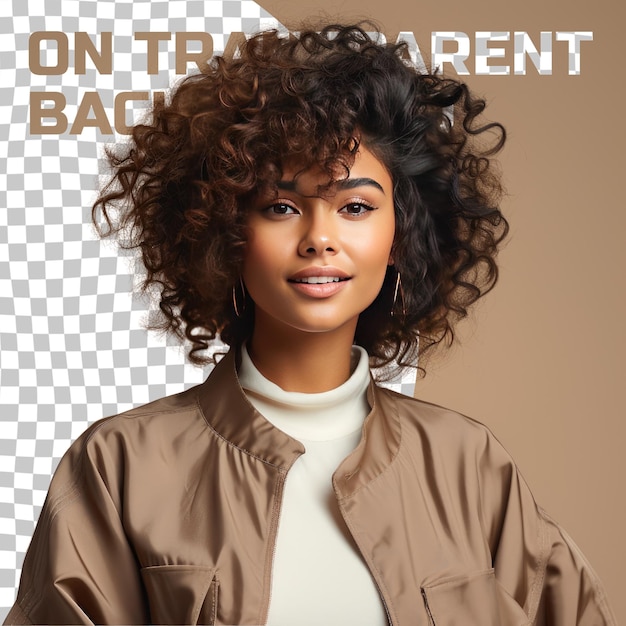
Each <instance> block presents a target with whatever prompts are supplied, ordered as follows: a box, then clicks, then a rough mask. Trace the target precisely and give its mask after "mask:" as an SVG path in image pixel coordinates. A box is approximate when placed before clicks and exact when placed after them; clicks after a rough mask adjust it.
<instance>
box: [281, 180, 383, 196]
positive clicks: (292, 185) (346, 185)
mask: <svg viewBox="0 0 626 626" xmlns="http://www.w3.org/2000/svg"><path fill="white" fill-rule="evenodd" d="M296 183H297V181H295V180H279V181H278V183H277V187H278V189H280V190H282V191H297V189H296ZM367 186H369V187H376V189H379V190H380V191H382V192H383V193H385V190H384V189H383V187H382V185H381V184H380V183H378V182H376V181H375V180H374V179H373V178H344V179H343V180H338V181H337V182H336V183H333V184H332V185H331V187H337V188H338V189H340V190H344V189H354V188H355V187H367Z"/></svg>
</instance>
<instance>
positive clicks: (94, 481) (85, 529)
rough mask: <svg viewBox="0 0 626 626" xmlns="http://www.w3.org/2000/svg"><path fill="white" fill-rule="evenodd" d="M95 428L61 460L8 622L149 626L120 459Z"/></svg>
mask: <svg viewBox="0 0 626 626" xmlns="http://www.w3.org/2000/svg"><path fill="white" fill-rule="evenodd" d="M96 434H97V425H96V428H94V427H92V428H90V429H89V430H88V431H86V433H85V434H84V435H83V436H81V437H80V438H79V439H78V440H77V441H76V442H75V443H74V444H73V445H72V447H71V448H70V450H69V451H68V453H67V454H66V455H65V456H64V457H63V459H62V460H61V462H60V463H59V467H58V468H57V471H56V472H55V476H54V478H53V480H52V483H51V485H50V489H49V491H48V495H47V497H46V501H45V503H44V506H43V509H42V512H41V515H40V517H39V521H38V522H37V527H36V529H35V533H34V535H33V539H32V541H31V544H30V547H29V549H28V552H27V554H26V557H25V559H24V565H23V569H22V576H21V580H20V587H19V591H18V595H17V600H16V602H15V605H14V606H13V608H12V609H11V610H10V612H9V614H8V616H7V618H6V620H5V624H93V623H97V624H110V623H117V624H146V623H148V621H149V617H148V615H147V610H146V608H145V606H146V603H145V601H144V590H143V587H142V583H141V575H140V571H139V567H138V564H137V560H136V557H135V555H134V552H133V550H132V547H131V546H130V544H129V542H128V540H127V537H126V535H125V532H124V528H123V524H122V520H121V517H120V511H121V510H122V499H121V496H120V495H119V493H120V492H121V485H122V482H123V480H122V476H121V475H120V474H121V470H120V465H121V463H120V461H119V460H116V458H115V457H116V455H115V454H114V453H112V452H111V450H110V449H109V447H108V446H106V445H103V443H102V441H98V438H97V437H96V436H94V435H96Z"/></svg>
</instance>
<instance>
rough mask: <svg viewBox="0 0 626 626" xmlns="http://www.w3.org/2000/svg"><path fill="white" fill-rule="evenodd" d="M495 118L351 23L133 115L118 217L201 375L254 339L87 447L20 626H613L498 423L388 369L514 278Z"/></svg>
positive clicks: (232, 63)
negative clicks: (408, 384)
mask: <svg viewBox="0 0 626 626" xmlns="http://www.w3.org/2000/svg"><path fill="white" fill-rule="evenodd" d="M484 106H485V104H484V102H483V101H482V100H479V99H476V98H474V97H473V96H471V94H470V93H469V92H468V89H467V88H466V87H465V86H464V85H462V84H460V83H458V82H455V81H452V80H447V79H443V78H441V77H439V76H436V75H435V76H433V75H421V74H419V73H418V72H417V71H416V70H415V69H414V68H413V67H411V66H410V64H409V63H407V61H406V47H405V46H404V45H381V44H378V43H376V40H375V38H371V37H370V36H368V34H367V33H366V32H364V30H363V29H362V28H361V27H359V26H328V27H326V28H324V29H323V30H322V31H321V33H320V34H316V33H315V32H312V31H306V32H302V33H300V35H299V36H298V37H297V38H296V37H291V38H288V39H287V38H281V37H279V36H278V34H277V33H275V32H267V33H262V34H259V35H258V36H255V37H253V38H251V39H250V40H249V41H248V42H247V43H246V44H245V46H244V47H243V49H242V50H241V55H240V57H238V58H236V59H230V60H228V59H224V58H220V57H218V58H216V59H214V61H213V64H212V66H211V68H210V71H209V72H208V73H206V74H201V75H200V74H199V75H194V76H190V77H188V78H187V79H186V80H185V81H184V82H183V83H182V84H181V85H180V86H179V87H178V88H177V90H176V91H175V93H174V94H173V96H172V98H171V102H169V103H168V104H164V105H161V106H158V107H157V108H156V109H155V110H154V112H153V118H152V121H151V122H150V123H148V124H143V125H138V126H137V127H135V129H134V132H133V140H132V143H131V144H130V147H128V148H127V149H126V150H125V152H124V153H123V154H118V155H111V162H112V165H113V166H114V172H115V173H114V178H113V181H112V183H111V185H110V186H109V187H108V188H107V189H105V190H104V192H103V193H102V195H101V197H100V198H99V200H98V201H97V203H96V205H95V208H94V216H95V219H96V221H97V222H98V223H100V224H101V226H102V225H103V230H104V231H105V233H107V232H108V234H111V233H116V234H117V235H118V237H119V239H120V241H121V242H122V245H129V246H133V247H137V248H139V249H140V251H141V255H142V259H143V263H144V265H145V267H146V270H147V278H146V288H149V289H151V288H154V289H156V290H157V292H158V294H159V298H160V311H161V313H162V324H161V326H162V327H163V328H165V329H167V330H169V331H171V332H174V333H176V334H177V335H178V336H180V337H181V338H183V339H186V340H187V341H188V342H189V343H190V345H191V350H190V358H191V360H192V361H195V362H201V361H202V360H203V359H206V353H205V352H204V351H205V350H206V348H207V347H209V345H210V342H211V341H212V340H214V339H215V338H216V337H217V336H218V335H219V337H220V338H221V339H222V340H223V341H224V342H226V343H227V344H228V345H229V346H230V350H229V352H228V353H227V354H226V355H225V356H224V357H223V358H222V359H221V360H220V361H219V363H218V364H217V365H216V367H215V369H214V370H213V371H212V373H211V375H210V376H209V378H208V379H207V380H206V382H205V383H204V384H202V385H200V386H198V387H195V388H192V389H190V390H188V391H185V392H183V393H181V394H178V395H175V396H172V397H168V398H164V399H162V400H158V401H156V402H153V403H152V404H149V405H147V406H144V407H140V408H137V409H134V410H132V411H129V412H127V413H124V414H121V415H117V416H114V417H110V418H108V419H105V420H102V421H100V422H98V423H96V424H94V425H93V426H92V427H91V428H89V429H88V430H87V432H85V433H84V435H83V436H82V437H80V438H79V439H78V440H77V441H76V442H75V443H74V444H73V445H72V447H71V449H70V450H69V452H68V453H67V455H66V456H65V457H64V459H63V460H62V462H61V463H60V465H59V468H58V470H57V472H56V475H55V477H54V479H53V481H52V485H51V487H50V492H49V494H48V498H47V501H46V504H45V506H44V509H43V511H42V514H41V517H40V519H39V522H38V524H37V529H36V532H35V536H34V538H33V542H32V544H31V547H30V549H29V552H28V554H27V557H26V560H25V563H24V569H23V575H22V581H21V586H20V591H19V594H18V598H17V602H16V604H15V606H14V607H13V609H12V611H11V613H10V614H9V617H8V619H7V622H8V623H128V624H131V623H132V624H140V623H173V624H190V623H193V624H195V623H203V624H272V625H281V624H283V625H284V624H289V625H292V624H298V625H299V624H341V625H346V624H359V625H383V624H394V625H397V624H431V625H432V624H436V625H437V626H442V625H445V624H463V625H464V626H471V625H472V624H477V625H478V624H480V625H481V626H487V625H506V626H513V625H515V626H520V625H522V624H537V625H548V624H550V625H563V626H565V625H568V626H569V625H573V624H580V625H589V626H591V625H592V624H593V625H594V626H596V625H600V624H615V620H614V618H613V617H612V613H611V611H610V608H609V607H608V604H607V600H606V598H605V595H604V592H603V590H602V587H601V585H600V583H599V581H598V579H597V577H596V576H595V574H594V573H593V571H592V570H591V568H590V567H589V565H588V564H587V562H586V561H585V559H584V557H583V556H582V555H581V553H580V552H579V550H578V549H577V548H576V546H575V545H574V544H573V543H572V541H571V540H570V539H569V538H568V536H567V535H566V534H565V533H564V532H563V531H562V530H561V528H560V527H559V526H558V525H557V524H556V523H555V522H554V521H553V520H551V519H550V518H549V517H548V516H547V515H546V514H545V513H544V512H543V510H542V509H540V508H538V507H537V505H536V504H535V502H534V500H533V498H532V496H531V494H530V492H529V490H528V487H527V486H526V484H525V483H524V481H523V480H522V479H521V477H520V475H519V473H518V471H517V468H516V466H515V464H514V463H513V461H512V460H511V459H510V457H509V455H508V454H507V453H506V452H505V451H504V450H503V448H502V447H501V445H500V444H499V443H498V442H497V440H496V439H495V438H494V437H493V435H492V434H491V433H490V432H489V431H488V430H487V429H486V428H485V427H484V426H482V425H481V424H479V423H478V422H475V421H473V420H470V419H468V418H466V417H463V416H461V415H459V414H457V413H454V412H451V411H447V410H445V409H442V408H440V407H437V406H433V405H430V404H427V403H424V402H420V401H418V400H414V399H413V398H408V397H405V396H401V395H399V394H396V393H393V392H391V391H388V390H386V389H384V388H381V387H379V386H378V385H377V384H376V383H375V382H374V381H373V379H372V378H371V376H370V365H371V366H373V367H374V368H380V367H381V366H385V367H386V368H387V369H386V370H385V369H380V370H376V372H375V373H377V375H381V373H382V375H384V374H385V372H386V373H388V372H389V368H390V367H396V366H397V365H398V364H405V363H414V361H415V358H416V356H417V354H418V352H419V353H420V354H424V353H425V352H426V351H427V350H428V349H429V348H431V347H433V346H435V345H436V344H438V343H440V342H441V341H442V340H451V339H452V336H453V334H452V333H453V331H452V329H453V324H454V322H455V321H456V320H457V319H458V318H460V317H462V316H464V315H465V314H466V312H467V307H468V306H469V305H471V304H472V303H473V302H474V301H475V300H476V299H477V298H479V297H480V296H482V295H483V294H484V293H486V292H487V291H488V290H489V289H490V288H491V287H493V285H494V283H495V281H496V278H497V269H496V264H495V261H494V257H495V254H496V252H497V248H498V244H499V243H500V242H501V240H502V239H503V237H504V236H505V234H506V231H507V223H506V221H505V219H504V218H503V217H502V215H501V213H500V211H499V209H498V204H497V203H498V199H499V194H500V187H499V182H498V178H497V176H496V175H495V174H494V172H493V166H492V164H491V163H490V157H491V156H492V155H493V154H494V153H496V152H497V151H498V150H499V149H500V148H501V146H502V143H503V141H504V130H503V128H502V127H501V126H500V125H499V124H494V123H491V124H487V123H484V122H481V121H480V119H479V118H480V114H481V113H482V111H483V109H484ZM100 213H101V214H102V215H103V216H104V222H102V221H100V217H99V216H100Z"/></svg>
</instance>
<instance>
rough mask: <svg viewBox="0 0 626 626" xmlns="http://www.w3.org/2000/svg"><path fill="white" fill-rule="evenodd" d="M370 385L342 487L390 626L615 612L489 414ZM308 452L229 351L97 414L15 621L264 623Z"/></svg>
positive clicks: (57, 481) (28, 571)
mask: <svg viewBox="0 0 626 626" xmlns="http://www.w3.org/2000/svg"><path fill="white" fill-rule="evenodd" d="M368 399H369V402H370V405H371V406H372V410H371V413H370V414H369V416H368V417H367V419H366V422H365V425H364V428H363V436H362V438H361V442H360V443H359V445H358V447H357V448H356V449H355V450H354V452H352V453H351V454H350V455H349V456H348V457H347V458H346V459H345V460H344V461H343V462H342V463H341V465H340V466H339V468H338V469H337V470H336V472H335V474H334V478H333V485H334V489H335V493H336V497H337V500H338V503H339V507H340V510H341V513H342V515H343V518H344V520H345V523H346V525H347V527H348V529H349V530H350V532H351V534H352V536H353V537H354V540H355V542H356V544H357V546H358V548H359V550H360V551H361V554H362V556H363V559H364V561H365V563H366V564H367V566H368V567H369V569H370V571H371V573H372V576H373V578H374V580H375V582H376V584H377V587H378V589H379V591H380V594H381V596H382V599H383V602H384V604H385V607H386V609H387V613H388V617H389V621H390V623H391V624H393V625H394V626H399V625H406V626H409V625H410V626H413V625H421V624H423V625H424V626H432V625H433V624H434V625H436V626H445V625H452V624H455V625H457V624H458V625H463V626H472V625H480V626H496V625H499V626H522V625H523V624H533V625H538V626H548V625H550V626H574V625H580V626H601V625H612V626H614V625H615V624H616V621H615V618H614V617H613V614H612V613H611V610H610V608H609V606H608V603H607V599H606V597H605V594H604V592H603V589H602V586H601V584H600V582H599V580H598V578H597V577H596V575H595V574H594V572H593V570H592V569H591V568H590V566H589V565H588V563H587V562H586V561H585V559H584V557H583V556H582V554H581V553H580V551H579V550H578V548H577V547H576V546H575V545H574V543H573V542H572V541H571V539H569V537H568V536H567V535H566V534H565V533H564V531H563V530H562V529H561V528H560V527H559V526H558V525H557V524H556V523H555V522H554V521H552V520H551V519H550V518H549V517H548V516H547V515H546V514H545V513H544V512H543V511H542V509H540V508H538V507H537V505H536V504H535V502H534V500H533V497H532V495H531V493H530V491H529V489H528V487H527V486H526V484H525V482H524V481H523V479H522V478H521V477H520V475H519V472H518V470H517V468H516V466H515V464H514V463H513V462H512V460H511V458H510V457H509V455H508V454H507V453H506V451H505V450H504V449H503V448H502V446H501V445H500V444H499V443H498V441H497V440H496V439H495V438H494V436H493V435H492V434H491V433H490V432H489V430H488V429H487V428H486V427H484V426H483V425H481V424H480V423H478V422H475V421H473V420H471V419H469V418H466V417H464V416H462V415H459V414H458V413H454V412H452V411H448V410H445V409H442V408H441V407H438V406H434V405H431V404H427V403H424V402H420V401H418V400H415V399H413V398H409V397H406V396H401V395H399V394H396V393H394V392H392V391H389V390H386V389H383V388H380V387H378V386H376V385H375V384H374V383H373V382H372V383H371V384H370V388H369V390H368ZM303 452H304V448H303V447H302V445H301V444H300V443H299V442H297V441H295V440H293V439H291V438H290V437H288V436H287V435H285V434H284V433H283V432H282V431H280V430H278V429H277V428H275V427H273V426H272V425H271V424H270V423H269V422H267V421H266V420H265V419H264V418H263V417H262V416H261V415H260V414H259V413H258V412H256V411H255V410H254V408H253V407H252V406H251V405H250V404H249V402H248V401H247V399H246V397H245V395H244V393H243V391H242V389H241V387H240V386H239V384H238V381H237V376H236V367H235V359H234V356H233V353H232V352H231V353H229V354H228V355H227V356H226V357H224V358H223V359H222V361H221V362H220V363H219V364H218V365H217V366H216V368H215V369H214V370H213V372H212V373H211V375H210V376H209V377H208V379H207V380H206V381H205V383H204V384H202V385H199V386H197V387H193V388H192V389H189V390H187V391H185V392H183V393H180V394H177V395H174V396H170V397H167V398H163V399H162V400H158V401H156V402H153V403H151V404H148V405H146V406H143V407H140V408H137V409H133V410H131V411H128V412H126V413H123V414H120V415H117V416H114V417H110V418H107V419H104V420H101V421H99V422H97V423H95V424H94V425H92V426H91V427H90V428H89V429H88V430H87V431H86V432H85V433H84V434H83V435H82V436H81V437H80V438H79V439H78V440H77V441H76V442H75V443H74V444H73V445H72V446H71V448H70V450H69V451H68V452H67V454H66V455H65V457H64V458H63V460H62V461H61V463H60V464H59V467H58V469H57V471H56V473H55V476H54V478H53V480H52V484H51V486H50V490H49V493H48V497H47V499H46V503H45V505H44V508H43V510H42V513H41V516H40V519H39V522H38V524H37V528H36V530H35V534H34V536H33V540H32V543H31V546H30V548H29V550H28V553H27V556H26V559H25V562H24V568H23V572H22V579H21V584H20V590H19V593H18V598H17V601H16V603H15V605H14V607H13V608H12V609H11V612H10V613H9V615H8V617H7V620H6V622H5V623H7V624H11V623H14V624H29V623H34V624H43V623H46V624H78V623H81V624H89V623H111V624H148V623H169V624H196V623H198V624H263V623H265V620H266V617H267V611H268V606H269V592H270V579H271V572H272V557H273V549H274V540H275V537H276V531H277V526H278V522H279V516H280V507H281V496H282V490H283V485H284V482H285V477H286V476H287V473H288V471H289V468H290V466H291V465H292V464H293V462H294V461H295V460H296V459H297V457H298V456H299V455H300V454H302V453H303ZM321 601H323V599H321ZM294 624H296V626H297V622H294Z"/></svg>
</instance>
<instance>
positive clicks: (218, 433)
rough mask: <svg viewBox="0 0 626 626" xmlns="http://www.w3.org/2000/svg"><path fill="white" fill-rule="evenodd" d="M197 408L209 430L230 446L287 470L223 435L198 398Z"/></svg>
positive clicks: (272, 465)
mask: <svg viewBox="0 0 626 626" xmlns="http://www.w3.org/2000/svg"><path fill="white" fill-rule="evenodd" d="M196 408H197V410H198V411H199V412H200V415H201V416H202V418H203V421H204V423H205V424H206V425H207V426H208V428H209V430H210V431H211V432H212V433H213V434H214V435H215V436H216V437H217V438H218V439H220V440H221V441H223V442H224V443H226V444H228V445H229V446H230V447H232V448H235V450H239V451H240V452H243V453H244V454H247V455H248V456H250V457H252V458H253V459H256V460H257V461H261V463H265V464H266V465H270V466H271V467H274V468H276V469H278V470H280V471H285V468H284V466H283V465H278V464H277V463H272V462H271V461H268V460H267V459H264V458H263V457H261V456H259V455H257V454H254V452H250V450H247V449H246V448H242V447H241V446H238V445H237V444H236V443H233V442H232V441H230V440H229V439H227V438H226V437H224V435H222V434H221V433H220V432H219V431H217V430H216V429H215V428H214V427H213V425H212V424H211V422H209V420H208V419H207V417H206V415H205V414H204V411H203V410H202V405H201V404H200V399H199V398H196Z"/></svg>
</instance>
